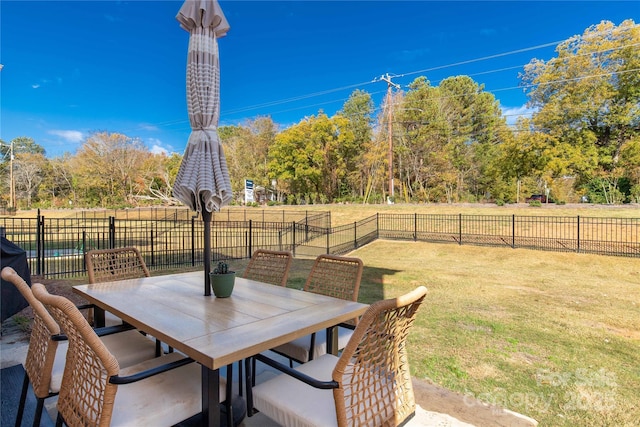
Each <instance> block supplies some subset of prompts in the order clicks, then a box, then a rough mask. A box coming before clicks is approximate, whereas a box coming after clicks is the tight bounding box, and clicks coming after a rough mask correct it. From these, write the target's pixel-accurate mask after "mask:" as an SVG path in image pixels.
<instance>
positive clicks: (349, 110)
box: [338, 89, 374, 196]
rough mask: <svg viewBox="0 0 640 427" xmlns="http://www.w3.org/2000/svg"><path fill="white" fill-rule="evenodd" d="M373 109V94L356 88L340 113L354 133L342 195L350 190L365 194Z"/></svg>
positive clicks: (347, 154)
mask: <svg viewBox="0 0 640 427" xmlns="http://www.w3.org/2000/svg"><path fill="white" fill-rule="evenodd" d="M373 110H374V104H373V100H372V99H371V95H370V94H369V93H367V92H365V91H362V90H359V89H358V90H355V91H354V92H352V93H351V95H350V96H349V99H347V101H346V102H345V103H344V105H343V106H342V110H340V111H339V112H338V114H340V115H342V116H343V117H344V118H346V119H347V125H346V126H347V129H349V130H350V131H351V132H352V133H353V146H351V147H349V150H350V151H349V152H345V153H344V155H345V157H346V161H347V163H348V165H346V167H347V169H348V170H349V173H348V175H347V177H346V181H345V186H344V188H343V189H341V193H342V194H341V196H345V195H346V194H347V193H348V192H350V193H351V195H352V196H363V195H364V192H365V187H364V183H365V182H366V181H367V179H368V177H369V176H370V175H368V174H367V170H368V168H367V160H366V155H367V153H368V150H367V147H368V146H369V145H370V144H371V142H372V139H373V119H374V118H373Z"/></svg>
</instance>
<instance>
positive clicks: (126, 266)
mask: <svg viewBox="0 0 640 427" xmlns="http://www.w3.org/2000/svg"><path fill="white" fill-rule="evenodd" d="M85 261H86V264H87V271H88V273H89V283H102V282H113V281H116V280H126V279H137V278H141V277H149V276H151V273H149V269H148V268H147V265H146V264H145V262H144V259H143V258H142V255H141V254H140V251H139V250H138V249H137V248H133V247H126V248H115V249H95V250H92V251H89V252H87V254H86V255H85Z"/></svg>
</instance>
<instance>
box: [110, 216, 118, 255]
mask: <svg viewBox="0 0 640 427" xmlns="http://www.w3.org/2000/svg"><path fill="white" fill-rule="evenodd" d="M115 247H116V218H115V217H113V216H110V217H109V249H114V248H115Z"/></svg>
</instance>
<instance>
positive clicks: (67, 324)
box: [33, 283, 226, 427]
mask: <svg viewBox="0 0 640 427" xmlns="http://www.w3.org/2000/svg"><path fill="white" fill-rule="evenodd" d="M33 294H34V296H35V297H36V298H37V299H38V300H39V301H40V302H42V304H44V306H45V307H46V308H47V309H48V310H49V312H50V313H51V315H52V316H53V317H54V318H55V320H56V321H57V322H58V323H59V324H60V325H61V327H62V329H63V330H64V331H65V332H66V334H67V336H68V338H69V350H68V351H67V357H66V364H65V368H64V374H63V377H62V384H61V386H60V394H59V395H58V403H57V408H58V419H57V425H62V424H63V423H64V424H66V425H67V426H70V427H76V426H88V425H94V426H104V427H106V426H122V425H128V426H171V425H174V424H176V423H178V422H180V421H183V420H186V419H189V418H190V417H192V416H194V415H196V414H197V413H199V412H200V411H201V409H202V394H201V391H202V385H201V375H202V371H201V367H200V366H199V365H198V364H197V363H193V362H194V361H193V360H192V359H190V358H186V357H184V356H183V355H181V354H179V353H177V352H176V353H172V354H169V355H166V356H162V357H158V358H155V359H152V360H149V361H146V362H144V363H140V364H138V365H135V366H132V367H129V368H127V369H123V370H121V369H120V364H119V363H118V360H117V359H116V358H115V357H114V355H113V354H112V353H111V352H110V351H109V349H108V348H107V347H106V346H105V345H104V343H103V342H102V341H101V340H100V338H99V337H98V336H97V335H96V334H95V332H94V331H93V329H91V327H90V326H89V323H87V320H86V319H85V318H84V317H83V316H82V314H81V313H80V311H79V310H78V309H77V308H76V307H75V306H74V305H73V304H72V303H71V301H69V300H68V299H66V298H64V297H62V296H57V295H51V294H49V293H48V292H47V290H46V289H45V287H44V286H43V285H41V284H39V283H36V284H34V285H33ZM138 335H139V334H138ZM220 396H221V400H224V399H225V396H226V386H225V381H224V379H221V380H220Z"/></svg>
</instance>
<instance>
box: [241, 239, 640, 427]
mask: <svg viewBox="0 0 640 427" xmlns="http://www.w3.org/2000/svg"><path fill="white" fill-rule="evenodd" d="M350 255H352V256H357V257H360V258H362V260H363V261H364V264H365V270H364V274H363V279H362V285H361V288H360V298H359V299H360V301H362V302H367V303H369V302H372V301H375V300H379V299H383V298H391V297H395V296H398V295H401V294H403V293H405V292H408V291H409V290H411V289H413V288H415V287H416V286H419V285H425V286H427V288H428V289H429V294H428V296H427V300H426V303H425V304H424V305H423V306H422V308H421V310H420V312H419V315H418V318H417V321H416V323H415V325H414V328H413V330H412V333H411V335H410V349H409V350H410V361H411V370H412V374H413V375H414V376H415V377H417V378H421V379H425V380H428V381H432V382H434V383H436V384H439V385H441V386H443V387H446V388H448V389H450V390H454V391H457V392H461V393H465V394H468V395H469V396H473V397H475V398H478V399H480V400H482V401H485V402H487V403H494V404H496V405H499V406H501V407H506V408H508V409H511V410H513V411H516V412H519V413H522V414H525V415H527V416H530V417H533V418H535V419H536V420H538V421H539V422H540V425H541V426H637V425H638V420H639V419H640V406H639V403H638V400H639V399H638V396H640V262H639V261H638V259H632V258H622V257H607V256H599V255H585V254H575V253H559V252H544V251H532V250H525V249H516V250H514V249H509V248H493V247H478V246H458V245H455V244H432V243H423V242H417V243H416V242H396V241H383V240H378V241H376V242H374V243H372V244H370V245H367V246H365V247H362V248H360V249H358V250H356V251H354V252H352V253H351V254H350ZM244 263H245V261H235V262H233V264H237V267H238V268H237V269H238V270H239V271H241V269H242V266H243V265H244ZM311 263H312V260H309V259H300V258H296V259H295V260H294V263H293V270H292V273H291V275H290V280H289V284H288V285H289V286H291V287H297V288H301V287H302V286H303V284H304V280H305V277H306V275H307V273H308V272H309V270H310V269H311Z"/></svg>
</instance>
